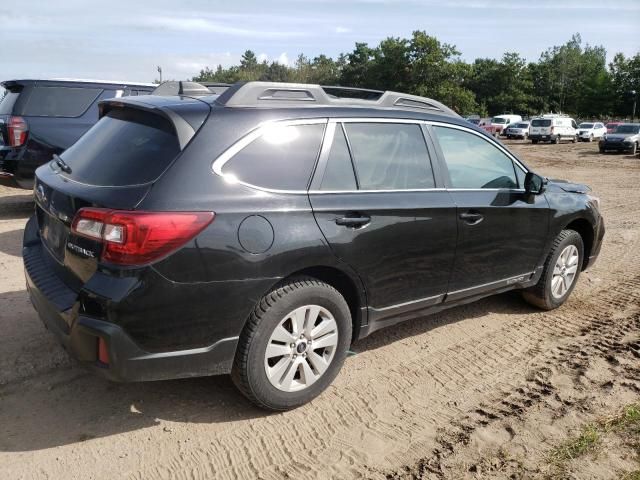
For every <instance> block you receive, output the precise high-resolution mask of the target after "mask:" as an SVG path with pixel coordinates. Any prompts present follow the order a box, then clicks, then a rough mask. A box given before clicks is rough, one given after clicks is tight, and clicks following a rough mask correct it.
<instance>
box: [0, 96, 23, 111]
mask: <svg viewBox="0 0 640 480" xmlns="http://www.w3.org/2000/svg"><path fill="white" fill-rule="evenodd" d="M18 96H20V94H19V93H18V92H10V91H8V90H6V91H5V92H4V96H2V95H0V115H11V113H12V112H13V105H14V104H15V103H16V100H17V99H18Z"/></svg>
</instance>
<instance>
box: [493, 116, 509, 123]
mask: <svg viewBox="0 0 640 480" xmlns="http://www.w3.org/2000/svg"><path fill="white" fill-rule="evenodd" d="M491 123H499V124H504V123H509V120H507V119H506V118H500V117H493V119H492V120H491Z"/></svg>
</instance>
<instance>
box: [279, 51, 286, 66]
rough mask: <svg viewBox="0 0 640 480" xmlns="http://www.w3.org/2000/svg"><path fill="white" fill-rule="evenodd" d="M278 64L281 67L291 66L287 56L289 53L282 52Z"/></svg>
mask: <svg viewBox="0 0 640 480" xmlns="http://www.w3.org/2000/svg"><path fill="white" fill-rule="evenodd" d="M276 62H277V63H279V64H280V65H287V66H289V57H288V56H287V52H282V53H281V54H280V56H279V57H278V59H277V60H276Z"/></svg>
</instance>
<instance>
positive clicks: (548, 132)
mask: <svg viewBox="0 0 640 480" xmlns="http://www.w3.org/2000/svg"><path fill="white" fill-rule="evenodd" d="M577 135H578V125H577V124H576V121H575V120H574V119H573V118H571V117H567V116H563V115H543V116H542V117H538V118H534V119H533V120H531V126H530V127H529V140H531V143H538V142H553V143H560V142H561V141H562V140H571V141H572V142H573V143H575V142H576V140H577Z"/></svg>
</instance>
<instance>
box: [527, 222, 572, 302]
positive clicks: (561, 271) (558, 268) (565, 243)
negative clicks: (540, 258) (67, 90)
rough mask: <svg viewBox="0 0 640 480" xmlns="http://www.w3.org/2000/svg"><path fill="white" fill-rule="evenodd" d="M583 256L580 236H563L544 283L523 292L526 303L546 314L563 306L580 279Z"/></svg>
mask: <svg viewBox="0 0 640 480" xmlns="http://www.w3.org/2000/svg"><path fill="white" fill-rule="evenodd" d="M583 252H584V245H583V243H582V237H581V236H580V234H579V233H578V232H576V231H575V230H563V231H562V232H560V234H559V235H558V236H557V237H556V239H555V240H554V241H553V245H552V247H551V251H550V252H549V255H548V256H547V259H546V261H545V264H544V270H543V271H542V276H541V277H540V280H539V281H538V283H537V284H536V285H534V286H533V287H531V288H528V289H526V290H523V292H522V296H523V297H524V299H525V300H526V301H527V302H529V303H531V304H532V305H535V306H536V307H539V308H542V309H543V310H553V309H554V308H558V307H559V306H560V305H562V304H563V303H564V302H565V301H566V300H567V298H569V295H570V294H571V292H572V291H573V288H574V287H575V285H576V282H577V281H578V277H579V276H580V267H581V266H582V263H583V262H582V259H583V255H584V253H583Z"/></svg>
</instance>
